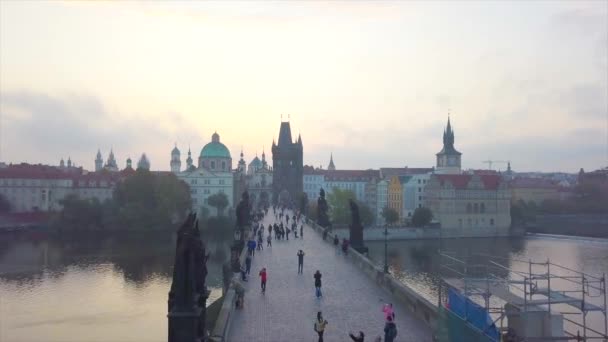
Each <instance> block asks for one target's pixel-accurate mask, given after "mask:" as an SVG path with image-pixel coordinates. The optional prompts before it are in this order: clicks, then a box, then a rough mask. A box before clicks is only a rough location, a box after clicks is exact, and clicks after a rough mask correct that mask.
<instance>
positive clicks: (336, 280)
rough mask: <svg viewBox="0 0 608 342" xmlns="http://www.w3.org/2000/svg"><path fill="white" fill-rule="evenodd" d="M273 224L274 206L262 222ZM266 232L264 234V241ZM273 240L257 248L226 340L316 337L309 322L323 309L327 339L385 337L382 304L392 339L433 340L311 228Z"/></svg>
mask: <svg viewBox="0 0 608 342" xmlns="http://www.w3.org/2000/svg"><path fill="white" fill-rule="evenodd" d="M271 222H272V223H274V215H273V214H272V208H271V209H270V211H269V212H268V215H267V216H266V217H265V218H264V222H263V224H264V226H265V227H267V225H268V224H269V223H271ZM267 234H268V231H267V230H266V231H265V232H264V239H265V238H266V236H267ZM289 238H290V239H289V241H285V240H282V241H278V240H273V241H272V247H266V243H264V250H263V251H256V253H255V256H254V258H253V262H252V266H251V277H250V279H249V281H248V282H246V283H245V287H246V289H247V292H246V293H245V306H244V308H243V309H242V310H235V311H233V314H234V317H233V321H232V324H231V327H230V332H229V335H228V339H227V340H228V341H234V342H241V341H277V342H279V341H285V342H288V341H289V342H291V341H317V334H316V333H315V332H314V330H313V322H314V320H315V318H316V315H317V312H318V311H322V312H323V316H324V317H325V319H326V320H327V321H328V322H329V324H328V326H327V329H326V331H325V336H324V337H325V341H328V342H330V341H351V340H350V338H349V337H348V333H349V331H353V332H358V331H360V330H361V331H363V332H364V333H365V337H366V338H365V340H366V341H373V339H374V338H375V337H376V336H378V335H382V337H384V333H383V329H384V315H383V313H382V312H381V309H382V304H383V303H384V302H392V303H393V305H394V307H395V316H396V320H395V321H396V323H397V330H398V336H397V339H396V341H415V342H424V341H431V330H430V329H429V328H428V327H427V326H426V325H425V324H424V323H423V322H422V321H420V320H418V319H417V318H415V317H413V316H412V315H411V314H410V313H409V312H408V311H406V308H405V306H403V305H401V304H399V303H397V302H396V301H393V300H392V299H391V298H392V296H391V294H390V293H389V292H386V291H385V290H383V289H381V288H379V287H378V286H376V284H375V283H374V282H373V281H372V280H371V279H369V278H368V277H367V276H366V275H365V274H364V273H362V272H361V271H359V270H358V269H357V268H356V267H355V266H354V265H353V264H352V263H351V262H350V261H349V260H348V259H346V258H345V257H344V256H343V255H342V254H339V253H336V250H334V249H333V248H332V247H331V246H330V245H328V244H325V243H323V241H322V239H321V236H320V235H319V234H318V233H317V232H315V231H314V230H313V228H311V227H310V226H304V239H294V238H293V234H290V237H289ZM299 249H302V250H303V251H304V253H306V255H305V257H304V274H298V272H297V271H298V258H297V256H296V253H297V252H298V250H299ZM262 267H266V270H267V272H268V281H267V285H266V293H265V294H262V293H261V290H260V279H259V278H260V277H259V276H258V272H259V270H260V269H262ZM316 270H319V271H321V274H322V275H323V278H322V281H323V286H322V292H323V297H322V298H321V299H317V298H316V297H315V288H314V279H313V273H314V272H315V271H316Z"/></svg>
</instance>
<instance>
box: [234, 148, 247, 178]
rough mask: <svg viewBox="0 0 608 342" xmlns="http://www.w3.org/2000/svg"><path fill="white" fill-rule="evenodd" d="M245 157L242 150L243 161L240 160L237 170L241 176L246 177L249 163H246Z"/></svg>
mask: <svg viewBox="0 0 608 342" xmlns="http://www.w3.org/2000/svg"><path fill="white" fill-rule="evenodd" d="M244 157H245V155H244V154H243V150H242V149H241V159H239V164H238V166H237V168H236V170H237V172H238V173H240V174H241V175H245V173H246V172H247V163H246V162H245V158H244Z"/></svg>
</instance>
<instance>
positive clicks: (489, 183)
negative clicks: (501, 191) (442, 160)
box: [431, 175, 501, 190]
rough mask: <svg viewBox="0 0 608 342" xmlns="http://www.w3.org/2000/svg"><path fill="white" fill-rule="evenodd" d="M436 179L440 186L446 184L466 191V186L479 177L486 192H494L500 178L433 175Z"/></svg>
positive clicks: (495, 176) (494, 176)
mask: <svg viewBox="0 0 608 342" xmlns="http://www.w3.org/2000/svg"><path fill="white" fill-rule="evenodd" d="M431 177H436V178H437V179H438V180H439V183H440V184H441V185H444V184H445V183H446V182H449V183H451V184H452V186H453V187H454V188H456V189H459V190H460V189H466V187H467V185H468V184H469V182H470V181H471V179H472V178H473V177H479V178H480V179H481V182H482V183H483V187H484V189H486V190H496V189H498V185H499V184H500V180H501V177H500V176H499V175H476V176H473V175H433V176H431Z"/></svg>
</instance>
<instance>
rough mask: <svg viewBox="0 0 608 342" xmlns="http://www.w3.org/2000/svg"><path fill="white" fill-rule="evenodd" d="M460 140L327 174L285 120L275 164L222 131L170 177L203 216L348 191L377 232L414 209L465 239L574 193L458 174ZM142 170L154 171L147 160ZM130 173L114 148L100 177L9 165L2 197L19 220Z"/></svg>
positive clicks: (101, 190)
mask: <svg viewBox="0 0 608 342" xmlns="http://www.w3.org/2000/svg"><path fill="white" fill-rule="evenodd" d="M454 143H455V135H454V130H453V128H452V125H451V122H450V119H449V118H448V122H447V126H446V128H445V130H444V132H443V147H442V149H441V151H439V152H438V153H437V154H436V156H435V157H436V164H435V166H433V167H422V168H411V167H402V168H380V169H373V170H372V169H368V170H343V169H339V168H337V167H336V165H335V163H334V159H333V155H330V160H329V164H328V167H327V169H321V168H313V167H311V166H305V165H304V163H303V142H302V138H301V136H298V138H297V139H295V140H294V139H293V138H292V134H291V127H290V123H289V122H281V126H280V130H279V139H278V142H275V141H273V142H272V164H270V163H269V162H268V161H267V160H266V154H265V152H262V155H261V158H259V157H258V156H257V155H256V156H255V157H254V158H253V159H252V160H251V161H250V162H249V163H247V162H246V161H245V159H244V153H243V151H241V153H240V159H239V161H238V162H237V164H236V166H235V165H233V160H232V156H231V154H230V151H229V149H228V148H227V147H226V146H225V145H224V144H223V143H222V142H221V141H220V136H219V134H218V133H217V132H216V133H214V134H213V135H212V137H211V141H210V142H209V143H207V144H206V145H204V146H203V147H202V149H201V150H200V154H199V155H198V157H197V159H196V161H195V160H194V159H193V156H192V152H191V150H190V148H189V149H188V152H187V158H186V160H185V165H184V167H182V160H181V157H182V156H181V152H180V150H179V149H178V147H177V145H176V146H175V147H174V148H173V150H172V151H171V153H170V159H169V166H170V168H171V172H172V173H174V174H175V175H176V176H177V177H178V178H179V179H181V180H183V181H184V182H185V183H186V184H188V185H189V187H190V191H191V196H192V203H193V210H195V211H197V212H199V213H203V212H205V211H208V210H210V209H212V208H211V207H210V206H209V203H208V199H209V197H210V196H212V195H215V194H218V193H223V194H225V195H226V197H227V199H228V207H229V208H230V207H232V208H233V207H234V206H235V205H236V203H237V202H238V200H239V198H240V195H241V194H242V192H243V191H245V190H247V191H248V192H249V193H250V197H251V198H252V200H253V201H254V202H255V203H256V204H270V203H272V202H282V203H290V202H291V203H294V202H295V199H296V198H297V196H299V195H300V194H301V193H302V192H304V193H306V194H307V196H308V198H309V200H312V201H314V200H316V198H317V197H318V194H319V190H320V189H321V188H323V189H325V191H326V192H327V193H329V194H330V193H332V192H333V191H334V189H336V188H338V189H347V190H351V191H352V192H353V193H354V196H355V197H356V199H357V200H358V201H359V202H361V203H365V204H366V205H367V206H369V207H370V208H371V209H372V211H373V212H374V213H375V214H376V224H377V225H382V224H384V222H383V218H382V215H381V213H382V210H383V209H384V208H385V207H389V208H393V209H395V210H396V211H397V213H398V214H399V218H400V222H401V223H403V224H407V223H408V222H409V221H410V220H411V217H412V215H413V214H414V211H415V210H416V209H417V208H422V207H427V208H429V209H431V211H432V213H433V216H434V220H435V222H436V223H438V224H439V225H440V226H441V227H442V229H444V230H446V231H448V232H452V233H453V234H454V235H460V236H468V235H471V236H482V235H483V236H492V235H506V234H507V233H508V228H509V226H510V203H511V202H512V201H518V200H523V201H525V202H530V201H532V202H536V203H541V202H542V201H544V200H547V199H554V198H555V199H559V198H563V196H565V195H564V194H566V193H568V191H567V190H565V189H567V187H565V184H564V183H563V182H565V181H567V180H568V179H561V178H560V180H561V182H562V183H559V184H556V182H554V181H551V180H547V179H544V178H541V177H531V176H527V177H518V176H517V175H516V174H515V173H514V172H513V171H512V170H511V168H510V165H509V167H508V169H507V172H505V173H503V174H499V173H498V172H494V171H488V170H469V171H463V170H462V153H461V152H459V151H458V150H456V148H455V144H454ZM137 168H144V169H148V170H149V169H150V161H149V159H148V158H147V156H146V155H145V154H143V155H142V156H141V158H140V159H139V161H138V163H137ZM132 172H134V170H133V167H132V163H131V159H130V158H129V159H127V161H126V166H125V168H123V169H120V167H119V166H118V163H117V161H116V159H115V157H114V153H113V151H112V150H111V151H110V154H109V156H108V158H107V160H106V161H105V162H104V160H103V158H102V155H101V151H98V152H97V155H96V158H95V171H94V172H87V171H86V170H83V169H82V168H81V167H78V168H77V167H75V166H74V165H73V163H72V161H71V159H68V161H67V165H66V163H65V162H64V161H63V160H61V161H60V163H59V166H58V167H55V166H45V165H28V164H20V165H10V166H6V165H4V167H0V194H1V195H3V196H4V197H5V198H6V199H8V201H9V202H10V204H11V208H12V211H15V212H35V211H54V210H59V209H60V200H61V199H63V198H64V197H65V196H66V195H68V194H77V195H78V196H80V197H81V198H97V199H99V200H100V201H103V200H106V199H109V198H111V196H112V192H113V189H114V186H115V185H116V184H117V182H119V181H121V180H122V179H124V177H128V176H129V175H130V174H131V173H132Z"/></svg>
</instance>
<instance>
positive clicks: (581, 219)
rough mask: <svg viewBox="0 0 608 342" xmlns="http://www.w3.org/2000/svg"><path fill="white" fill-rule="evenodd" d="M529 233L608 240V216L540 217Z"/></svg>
mask: <svg viewBox="0 0 608 342" xmlns="http://www.w3.org/2000/svg"><path fill="white" fill-rule="evenodd" d="M526 231H527V232H528V233H536V234H555V235H568V236H586V237H594V238H608V214H598V215H574V214H572V215H570V214H564V215H538V216H536V222H534V223H533V224H529V225H528V226H527V227H526Z"/></svg>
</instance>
